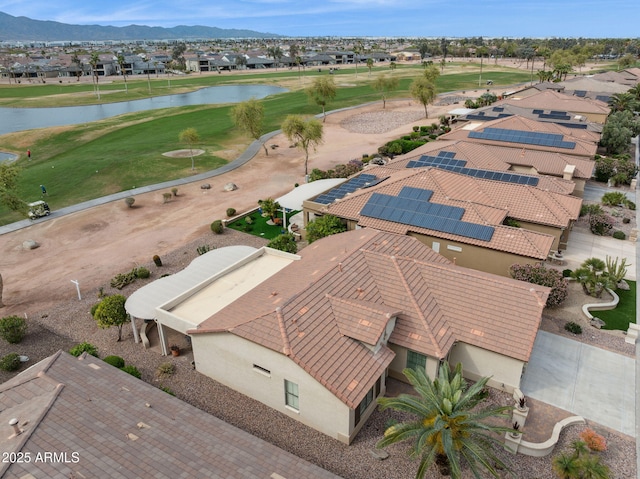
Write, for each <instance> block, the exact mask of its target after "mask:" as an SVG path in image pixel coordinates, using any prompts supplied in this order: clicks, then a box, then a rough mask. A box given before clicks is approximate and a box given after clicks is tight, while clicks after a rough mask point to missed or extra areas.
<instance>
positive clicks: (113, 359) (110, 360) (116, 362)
mask: <svg viewBox="0 0 640 479" xmlns="http://www.w3.org/2000/svg"><path fill="white" fill-rule="evenodd" d="M103 361H104V362H105V363H107V364H111V366H113V367H116V368H118V369H122V368H123V367H124V359H123V358H121V357H120V356H113V355H112V356H107V357H106V358H104V359H103Z"/></svg>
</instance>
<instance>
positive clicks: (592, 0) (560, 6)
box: [0, 0, 640, 38]
mask: <svg viewBox="0 0 640 479" xmlns="http://www.w3.org/2000/svg"><path fill="white" fill-rule="evenodd" d="M0 12H4V13H8V14H9V15H13V16H25V17H29V18H32V19H35V20H52V21H56V22H62V23H69V24H74V25H87V24H89V25H93V24H96V25H112V26H118V27H122V26H126V25H131V24H137V25H149V26H162V27H173V26H176V25H205V26H210V27H219V28H239V29H248V30H255V31H259V32H268V33H276V34H280V35H286V36H390V37H409V36H411V37H415V36H421V37H439V36H449V37H468V36H485V37H503V36H505V37H516V38H520V37H592V38H593V37H616V38H619V37H631V38H637V37H638V36H640V23H639V22H640V0H536V1H529V0H527V1H520V2H518V1H517V0H516V1H508V0H475V1H473V2H471V1H468V0H447V1H445V0H412V1H409V0H182V1H176V0H173V1H165V0H110V1H105V2H102V1H96V0H83V1H79V0H55V1H52V0H46V1H44V0H0Z"/></svg>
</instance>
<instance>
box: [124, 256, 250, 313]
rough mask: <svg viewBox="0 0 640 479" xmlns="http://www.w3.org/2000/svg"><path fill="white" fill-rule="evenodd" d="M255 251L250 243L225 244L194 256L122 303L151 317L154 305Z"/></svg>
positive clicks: (127, 308)
mask: <svg viewBox="0 0 640 479" xmlns="http://www.w3.org/2000/svg"><path fill="white" fill-rule="evenodd" d="M255 251H257V249H256V248H253V247H252V246H227V247H225V248H220V249H214V250H212V251H209V252H207V253H205V254H203V255H202V256H198V257H197V258H196V259H194V260H193V261H192V262H191V263H189V266H187V267H186V268H185V269H183V270H182V271H180V272H178V273H176V274H172V275H171V276H165V277H164V278H160V279H157V280H155V281H154V282H152V283H150V284H148V285H146V286H143V287H142V288H140V289H139V290H137V291H136V292H135V293H133V294H132V295H131V296H129V298H128V299H127V301H126V303H125V305H124V307H125V309H126V310H127V313H129V314H130V315H131V316H133V317H134V318H141V319H155V318H156V308H157V307H158V306H160V305H162V304H164V303H166V302H167V301H169V300H170V299H172V298H175V297H176V296H178V295H180V294H182V293H184V292H185V291H188V290H189V289H191V288H193V287H194V286H196V285H197V284H200V283H202V282H203V281H205V280H207V279H209V278H211V277H212V276H214V275H215V274H216V273H219V272H220V271H223V270H224V269H226V268H228V267H229V266H231V265H233V264H235V263H237V262H238V261H240V260H242V259H244V258H246V257H247V256H249V255H250V254H251V253H253V252H255Z"/></svg>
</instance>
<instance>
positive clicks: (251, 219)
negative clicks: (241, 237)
mask: <svg viewBox="0 0 640 479" xmlns="http://www.w3.org/2000/svg"><path fill="white" fill-rule="evenodd" d="M244 221H245V223H247V224H248V225H252V224H253V216H247V217H245V219H244Z"/></svg>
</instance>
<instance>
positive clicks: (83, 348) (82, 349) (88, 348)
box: [69, 343, 98, 358]
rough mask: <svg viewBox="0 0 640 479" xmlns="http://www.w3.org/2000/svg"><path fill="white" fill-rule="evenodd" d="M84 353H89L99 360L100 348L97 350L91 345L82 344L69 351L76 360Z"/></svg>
mask: <svg viewBox="0 0 640 479" xmlns="http://www.w3.org/2000/svg"><path fill="white" fill-rule="evenodd" d="M82 353H87V354H90V355H91V356H95V357H96V358H97V357H98V348H96V347H95V346H94V345H93V344H91V343H80V344H76V345H75V346H74V347H72V348H71V349H70V350H69V354H71V356H75V357H76V358H77V357H78V356H80V355H81V354H82Z"/></svg>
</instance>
